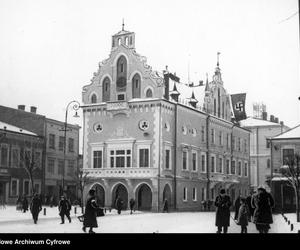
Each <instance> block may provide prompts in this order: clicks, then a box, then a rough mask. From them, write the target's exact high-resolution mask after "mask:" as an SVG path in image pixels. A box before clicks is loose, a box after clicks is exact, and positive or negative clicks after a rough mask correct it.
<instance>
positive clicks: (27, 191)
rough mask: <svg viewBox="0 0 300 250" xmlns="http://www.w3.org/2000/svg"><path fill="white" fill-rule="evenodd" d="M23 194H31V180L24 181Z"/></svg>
mask: <svg viewBox="0 0 300 250" xmlns="http://www.w3.org/2000/svg"><path fill="white" fill-rule="evenodd" d="M23 194H25V195H29V194H30V182H29V180H24V181H23Z"/></svg>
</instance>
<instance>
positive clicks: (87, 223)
mask: <svg viewBox="0 0 300 250" xmlns="http://www.w3.org/2000/svg"><path fill="white" fill-rule="evenodd" d="M95 194H96V191H95V190H94V189H91V190H90V191H89V197H88V199H87V201H86V205H85V213H84V216H83V218H84V219H83V228H82V230H83V231H84V232H86V228H87V227H89V228H90V230H89V233H95V232H94V231H93V228H94V227H98V223H97V209H98V208H99V206H98V205H97V202H96V196H95Z"/></svg>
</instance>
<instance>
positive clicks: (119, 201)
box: [116, 196, 124, 214]
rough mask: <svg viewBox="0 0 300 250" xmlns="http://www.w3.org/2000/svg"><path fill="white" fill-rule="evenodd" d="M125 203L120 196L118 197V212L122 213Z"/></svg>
mask: <svg viewBox="0 0 300 250" xmlns="http://www.w3.org/2000/svg"><path fill="white" fill-rule="evenodd" d="M123 203H124V202H123V200H122V199H121V198H120V197H119V196H118V197H117V199H116V208H117V210H118V214H121V211H122V207H123Z"/></svg>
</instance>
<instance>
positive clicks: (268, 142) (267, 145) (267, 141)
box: [266, 138, 271, 148]
mask: <svg viewBox="0 0 300 250" xmlns="http://www.w3.org/2000/svg"><path fill="white" fill-rule="evenodd" d="M270 144H271V141H270V139H269V138H267V139H266V148H270Z"/></svg>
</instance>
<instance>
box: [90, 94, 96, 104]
mask: <svg viewBox="0 0 300 250" xmlns="http://www.w3.org/2000/svg"><path fill="white" fill-rule="evenodd" d="M91 102H92V103H97V96H96V94H93V95H92V97H91Z"/></svg>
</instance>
